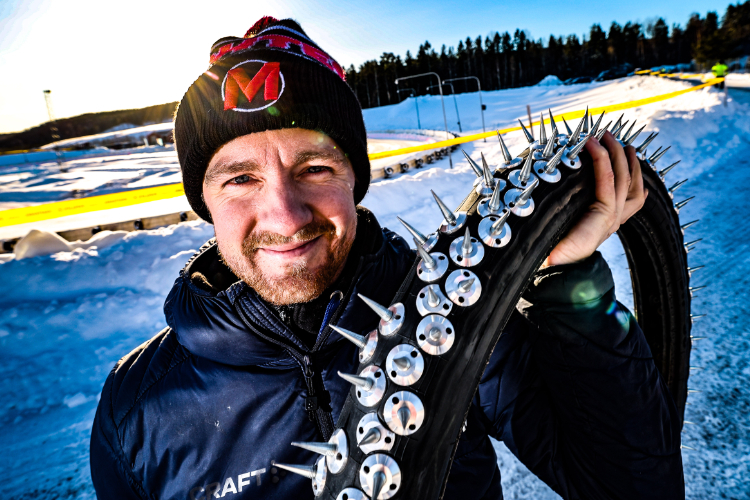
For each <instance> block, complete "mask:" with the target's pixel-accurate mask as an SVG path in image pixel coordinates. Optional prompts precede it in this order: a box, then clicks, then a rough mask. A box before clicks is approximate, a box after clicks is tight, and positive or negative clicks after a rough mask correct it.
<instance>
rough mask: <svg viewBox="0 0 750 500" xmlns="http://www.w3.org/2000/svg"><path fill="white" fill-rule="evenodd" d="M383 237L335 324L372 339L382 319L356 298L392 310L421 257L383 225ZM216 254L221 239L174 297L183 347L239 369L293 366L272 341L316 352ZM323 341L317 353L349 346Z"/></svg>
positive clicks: (169, 306) (172, 319)
mask: <svg viewBox="0 0 750 500" xmlns="http://www.w3.org/2000/svg"><path fill="white" fill-rule="evenodd" d="M361 210H362V209H360V211H361ZM367 213H368V214H369V212H367ZM370 219H371V221H370V222H369V223H374V224H376V225H377V221H375V218H374V217H370ZM377 229H378V233H379V234H382V237H379V238H378V240H379V244H376V245H375V246H374V248H375V250H374V251H373V252H371V253H367V254H364V255H361V256H360V257H359V260H360V262H359V264H358V270H357V273H356V275H355V278H354V280H353V284H352V286H351V287H350V290H348V291H343V292H344V297H343V299H342V301H341V304H340V305H339V306H338V308H337V309H336V312H335V313H334V314H333V316H332V318H331V321H330V324H336V325H339V326H342V327H343V328H346V329H348V330H351V331H354V332H358V333H362V334H364V333H367V332H369V331H371V330H372V329H373V328H374V327H375V325H377V322H378V319H379V318H378V316H377V315H376V314H375V313H374V312H373V311H372V310H370V309H369V308H368V307H367V306H366V305H365V304H364V302H362V301H361V300H359V298H356V297H357V293H362V294H363V295H366V296H367V297H369V298H372V299H373V300H375V301H377V302H379V303H381V304H391V303H392V301H393V298H394V296H395V295H396V293H397V291H398V290H399V287H400V286H401V283H402V282H403V280H404V278H405V277H406V275H407V273H408V271H409V269H410V268H411V266H412V264H413V263H414V260H415V259H414V257H415V253H414V251H413V250H411V249H410V248H409V246H408V245H407V243H406V242H405V241H404V240H403V239H402V238H401V237H400V236H398V235H397V234H396V233H394V232H392V231H389V230H388V229H385V228H383V229H381V228H380V226H379V225H377ZM217 250H218V247H217V244H216V241H215V239H211V240H209V241H208V242H207V243H206V244H205V245H203V247H201V249H200V250H199V251H198V252H197V253H196V254H195V255H194V256H193V257H191V259H190V260H189V261H188V263H187V264H186V266H185V267H184V268H183V269H182V271H180V275H179V277H178V278H177V280H175V283H174V285H173V287H172V290H171V291H170V293H169V295H168V296H167V300H166V302H165V304H164V315H165V317H166V320H167V324H168V325H169V326H170V328H172V329H173V330H174V331H175V332H176V333H177V338H178V340H179V342H180V343H181V344H182V345H183V346H185V347H186V348H187V349H188V350H189V351H190V352H191V353H193V354H195V355H197V356H200V357H203V358H207V359H210V360H212V361H215V362H218V363H222V364H227V365H234V366H260V365H265V366H269V367H270V366H288V365H289V363H293V360H292V358H291V356H290V355H289V354H288V352H286V351H287V348H285V347H283V346H281V345H277V343H274V342H271V341H269V340H267V339H268V337H272V338H275V339H279V340H280V341H281V343H282V344H286V345H288V346H290V348H296V349H297V350H298V351H299V352H303V353H305V352H310V350H309V349H308V348H307V347H306V346H305V345H304V344H303V343H302V342H301V340H300V339H299V338H297V336H296V335H295V334H294V333H293V332H292V331H291V330H290V329H289V328H288V327H286V325H284V324H283V323H282V322H281V320H280V319H279V318H278V317H277V316H276V315H275V314H274V313H273V311H272V310H271V308H270V307H269V306H268V305H267V304H266V303H265V302H264V301H263V300H262V299H261V298H260V297H259V296H258V294H257V293H256V292H255V291H254V290H253V289H252V288H250V287H249V286H247V285H246V284H245V283H244V282H242V281H240V280H239V279H238V278H237V277H236V276H234V275H233V274H232V273H231V271H230V270H229V269H228V268H227V267H226V266H225V265H224V264H223V263H222V262H221V259H220V258H219V254H218V251H217ZM196 274H197V275H198V276H200V277H201V278H202V277H204V276H206V277H207V279H206V281H208V282H210V283H211V285H208V286H198V284H196V279H195V276H196ZM217 284H218V285H219V286H218V288H216V285H217ZM353 297H354V298H355V299H353ZM322 335H323V336H324V341H323V342H320V337H319V342H318V343H319V346H318V347H317V349H315V350H314V351H313V352H316V351H317V352H320V351H327V350H330V348H331V347H332V346H334V345H335V344H337V343H338V342H348V341H346V340H344V339H343V338H342V337H341V336H340V335H339V334H338V333H335V332H333V331H332V330H331V329H330V328H326V329H325V330H324V331H323V332H322ZM264 337H265V338H264Z"/></svg>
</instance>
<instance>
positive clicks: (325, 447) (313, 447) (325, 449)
mask: <svg viewBox="0 0 750 500" xmlns="http://www.w3.org/2000/svg"><path fill="white" fill-rule="evenodd" d="M292 446H296V447H297V448H302V449H303V450H308V451H311V452H313V453H317V454H319V455H325V456H326V457H332V456H334V455H336V453H338V449H339V447H338V446H336V445H335V444H332V443H304V442H302V443H300V442H296V441H293V442H292Z"/></svg>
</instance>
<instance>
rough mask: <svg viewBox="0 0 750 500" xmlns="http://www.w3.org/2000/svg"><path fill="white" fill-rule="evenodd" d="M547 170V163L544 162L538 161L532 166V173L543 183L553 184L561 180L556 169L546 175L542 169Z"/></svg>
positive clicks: (560, 175)
mask: <svg viewBox="0 0 750 500" xmlns="http://www.w3.org/2000/svg"><path fill="white" fill-rule="evenodd" d="M545 168H547V162H546V161H540V162H539V163H537V164H536V165H534V173H535V174H536V176H537V177H539V178H540V179H541V180H543V181H544V182H549V183H550V184H554V183H555V182H559V181H560V179H562V173H560V171H559V170H558V169H557V167H555V168H553V169H552V172H550V173H547V172H545V171H544V169H545Z"/></svg>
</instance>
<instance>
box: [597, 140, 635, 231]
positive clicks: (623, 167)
mask: <svg viewBox="0 0 750 500" xmlns="http://www.w3.org/2000/svg"><path fill="white" fill-rule="evenodd" d="M601 144H602V146H604V147H605V148H606V149H607V151H608V152H609V156H610V158H611V161H612V170H613V171H614V175H615V196H616V203H617V219H618V220H617V222H616V223H615V226H617V225H619V224H618V223H619V219H620V215H621V214H622V211H623V210H624V208H625V201H627V199H628V192H629V191H630V181H631V177H630V167H629V165H628V159H627V157H626V156H625V151H624V150H623V148H622V146H621V145H620V143H619V142H617V139H615V137H614V136H613V135H612V134H611V133H609V132H607V133H605V134H604V136H603V137H602V141H601ZM614 229H615V230H616V229H617V228H616V227H615V228H614Z"/></svg>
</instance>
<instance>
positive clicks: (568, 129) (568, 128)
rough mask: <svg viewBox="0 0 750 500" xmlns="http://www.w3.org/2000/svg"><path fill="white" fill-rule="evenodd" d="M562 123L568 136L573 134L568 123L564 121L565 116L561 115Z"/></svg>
mask: <svg viewBox="0 0 750 500" xmlns="http://www.w3.org/2000/svg"><path fill="white" fill-rule="evenodd" d="M562 121H563V124H564V125H565V130H566V131H567V132H568V136H571V135H573V131H572V130H570V125H568V122H566V121H565V117H564V116H563V117H562Z"/></svg>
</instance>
